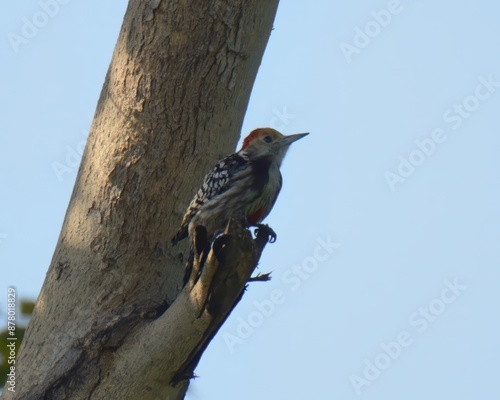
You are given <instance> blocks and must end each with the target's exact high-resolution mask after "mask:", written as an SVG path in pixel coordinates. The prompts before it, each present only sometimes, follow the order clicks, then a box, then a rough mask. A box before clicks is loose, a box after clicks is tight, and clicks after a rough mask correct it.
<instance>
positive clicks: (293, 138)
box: [279, 132, 309, 146]
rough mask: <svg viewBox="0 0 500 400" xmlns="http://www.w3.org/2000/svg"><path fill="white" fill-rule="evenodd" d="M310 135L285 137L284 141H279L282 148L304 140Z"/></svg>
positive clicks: (297, 134)
mask: <svg viewBox="0 0 500 400" xmlns="http://www.w3.org/2000/svg"><path fill="white" fill-rule="evenodd" d="M307 135H309V132H307V133H296V134H295V135H288V136H285V137H284V138H283V139H281V140H280V141H279V143H280V145H282V146H290V145H291V144H292V143H293V142H295V141H297V140H299V139H302V138H303V137H304V136H307Z"/></svg>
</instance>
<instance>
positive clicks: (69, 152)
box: [51, 129, 88, 182]
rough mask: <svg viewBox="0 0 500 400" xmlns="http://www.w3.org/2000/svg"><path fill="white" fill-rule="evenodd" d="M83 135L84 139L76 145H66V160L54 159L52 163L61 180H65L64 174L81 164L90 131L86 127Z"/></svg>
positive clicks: (74, 169)
mask: <svg viewBox="0 0 500 400" xmlns="http://www.w3.org/2000/svg"><path fill="white" fill-rule="evenodd" d="M82 135H83V136H84V139H82V140H80V141H79V142H78V143H77V144H76V146H74V147H71V146H65V149H66V156H65V157H64V162H60V161H53V162H52V164H51V166H52V170H53V171H54V173H55V174H56V176H57V179H58V180H59V182H62V181H63V180H64V176H65V175H66V174H71V173H72V172H74V171H76V170H77V169H78V167H79V166H80V161H81V160H82V155H83V151H84V150H85V144H86V143H87V136H88V131H87V130H85V129H84V130H82Z"/></svg>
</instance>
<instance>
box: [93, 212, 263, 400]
mask: <svg viewBox="0 0 500 400" xmlns="http://www.w3.org/2000/svg"><path fill="white" fill-rule="evenodd" d="M267 242H268V236H267V234H266V233H264V232H262V233H260V234H258V235H257V237H256V238H255V239H252V235H251V233H250V232H249V231H248V230H246V229H244V228H243V227H242V225H241V224H240V223H238V222H236V221H234V220H233V221H231V222H230V223H229V225H228V227H227V229H226V232H225V233H224V234H223V235H222V236H220V237H219V238H217V239H216V240H215V241H214V244H213V246H212V248H211V251H210V253H209V255H208V257H207V259H206V263H205V264H204V265H203V268H202V270H201V275H200V277H199V279H198V281H197V282H196V283H195V284H194V286H192V287H190V285H186V286H185V287H184V289H183V290H182V292H181V293H180V294H179V296H178V297H177V299H176V300H175V302H174V303H173V304H172V305H171V306H170V307H169V308H168V309H167V310H166V312H165V313H164V314H163V315H161V316H160V317H159V318H157V319H156V320H154V321H152V322H151V323H149V324H148V325H147V326H145V327H143V328H142V329H141V330H140V331H137V332H135V333H134V334H131V335H129V336H128V337H127V338H126V340H125V341H124V343H123V344H122V346H121V347H120V348H119V349H118V351H117V352H116V354H115V357H118V358H122V361H123V362H119V363H116V369H114V370H113V371H110V374H111V376H110V377H109V379H112V380H113V379H119V380H123V379H125V381H126V382H132V384H131V385H130V386H128V387H124V388H123V393H118V392H115V394H114V395H118V396H124V397H123V398H141V399H154V398H157V396H159V395H160V393H156V391H148V392H147V393H146V394H145V388H144V385H143V384H142V382H144V381H146V382H148V381H159V382H164V383H165V385H172V389H174V388H175V387H177V386H178V385H185V386H186V388H187V381H188V380H189V379H190V378H193V377H194V373H193V372H194V369H195V367H196V365H197V364H198V361H199V360H200V357H201V355H202V354H203V352H204V350H205V349H206V348H207V346H208V344H209V343H210V341H211V340H212V338H213V337H214V336H215V334H216V333H217V331H218V330H219V329H220V327H221V326H222V324H223V323H224V321H225V320H226V319H227V317H228V316H229V314H230V313H231V311H232V310H233V309H234V307H235V306H236V304H238V302H239V301H240V300H241V298H242V296H243V293H244V291H245V289H246V287H247V283H248V282H249V281H250V280H251V274H252V273H253V271H254V270H255V267H256V266H257V263H258V261H259V259H260V256H261V254H262V251H263V249H264V247H265V245H266V243H267ZM167 355H168V357H167ZM166 358H168V359H169V360H171V361H172V362H171V363H170V364H169V365H165V364H164V360H165V359H166ZM137 377H140V379H136V378H137ZM165 389H166V388H163V389H162V391H161V394H162V395H165V393H166V391H165ZM102 394H103V393H100V392H99V387H97V388H96V390H95V393H94V395H95V396H96V398H101V397H104V396H101V395H102ZM125 396H126V397H125Z"/></svg>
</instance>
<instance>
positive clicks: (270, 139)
mask: <svg viewBox="0 0 500 400" xmlns="http://www.w3.org/2000/svg"><path fill="white" fill-rule="evenodd" d="M272 141H273V138H272V137H271V136H264V142H266V143H271V142H272Z"/></svg>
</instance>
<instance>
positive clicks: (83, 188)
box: [3, 0, 278, 400]
mask: <svg viewBox="0 0 500 400" xmlns="http://www.w3.org/2000/svg"><path fill="white" fill-rule="evenodd" d="M277 5H278V0H271V1H260V0H233V1H230V0H209V1H202V0H198V1H187V0H171V1H165V0H164V1H161V0H148V1H131V2H130V4H129V6H128V9H127V12H126V14H125V18H124V22H123V26H122V29H121V32H120V35H119V38H118V41H117V44H116V48H115V51H114V54H113V59H112V61H111V65H110V67H109V70H108V73H107V76H106V80H105V83H104V86H103V89H102V93H101V96H100V99H99V102H98V105H97V110H96V114H95V117H94V121H93V123H92V127H91V130H90V134H89V137H88V141H87V146H86V149H85V152H84V155H83V157H82V162H81V166H80V170H79V172H78V177H77V180H76V183H75V187H74V190H73V194H72V196H71V200H70V203H69V206H68V210H67V213H66V217H65V220H64V224H63V227H62V230H61V234H60V237H59V241H58V244H57V248H56V250H55V253H54V256H53V259H52V262H51V265H50V268H49V270H48V273H47V276H46V279H45V282H44V285H43V288H42V291H41V293H40V296H39V298H38V300H37V304H36V307H35V310H34V313H33V317H32V319H31V322H30V324H29V327H28V329H27V331H26V335H25V338H24V340H23V343H22V346H21V349H20V352H19V355H18V359H17V363H16V387H15V390H16V391H15V393H13V392H11V391H8V390H7V387H6V388H5V390H4V393H3V397H4V398H5V399H12V398H15V399H36V400H39V399H80V398H89V399H107V400H109V399H139V398H140V399H181V398H183V397H184V394H185V392H186V390H187V386H188V382H189V379H188V378H189V377H190V376H191V374H192V370H193V368H194V367H195V366H196V363H197V361H198V360H199V357H200V356H201V353H202V352H203V350H204V349H205V348H206V345H207V344H208V342H209V341H210V339H211V338H212V337H213V335H214V334H215V332H216V331H217V329H218V328H219V327H220V325H221V324H222V323H223V322H224V320H225V318H226V317H227V314H228V312H230V310H231V309H232V308H233V307H234V305H235V303H236V302H237V301H238V300H239V298H240V297H241V295H242V289H243V287H244V285H245V283H246V281H248V277H249V275H250V273H251V270H252V269H253V267H254V266H255V264H256V262H257V260H258V257H259V256H260V251H262V248H263V245H264V242H265V239H262V238H261V239H259V238H257V239H256V241H253V240H251V238H250V237H249V233H248V232H247V231H245V230H243V229H241V227H240V226H237V224H236V226H235V227H233V228H230V229H232V231H230V232H229V234H230V235H229V236H227V237H225V238H224V237H223V238H222V240H223V241H224V240H225V241H226V242H225V243H221V244H219V247H218V251H219V252H215V253H214V251H213V250H212V252H211V253H210V255H209V257H208V259H207V262H206V265H205V267H204V269H203V273H202V276H201V277H200V279H199V281H198V283H197V284H196V285H195V286H194V287H186V288H185V289H184V290H182V275H183V270H184V263H185V259H186V254H187V248H188V243H187V240H186V241H184V242H185V243H182V244H179V245H177V246H176V247H171V245H170V238H171V237H172V236H173V235H174V233H175V231H176V229H177V228H178V225H179V223H180V221H181V218H182V214H183V212H184V210H185V208H186V206H187V204H188V202H189V200H190V198H191V196H192V195H193V194H194V192H195V190H196V187H197V186H198V185H199V184H200V182H201V179H202V177H203V175H204V174H205V172H206V171H207V170H208V168H209V167H210V166H211V164H213V163H214V162H215V161H216V160H217V159H218V158H219V157H220V156H221V155H225V154H228V153H230V152H231V151H233V149H234V146H235V144H236V142H237V139H238V137H239V133H240V129H241V124H242V120H243V116H244V113H245V110H246V107H247V104H248V100H249V97H250V92H251V89H252V86H253V82H254V80H255V76H256V74H257V70H258V67H259V64H260V62H261V59H262V55H263V52H264V49H265V46H266V43H267V40H268V37H269V35H270V32H271V28H272V22H273V20H274V15H275V13H276V9H277ZM89 29H91V27H89ZM75 78H76V77H75ZM228 238H229V239H228ZM216 243H217V241H216ZM214 248H215V244H214ZM222 250H224V251H222ZM224 252H225V253H224ZM221 265H222V266H223V267H224V268H221ZM218 268H221V269H220V270H219V269H218ZM227 268H232V269H231V271H233V270H239V271H240V272H241V271H243V272H241V273H240V272H238V274H237V278H235V279H233V278H234V276H233V277H232V278H231V279H233V280H234V282H236V283H235V285H236V286H234V285H233V283H231V287H232V288H233V289H234V288H236V289H234V290H233V289H232V290H229V292H231V293H230V298H229V300H228V299H227V298H223V299H222V300H221V299H220V296H222V297H224V296H226V291H225V290H224V291H223V293H222V294H221V293H220V292H221V288H224V287H225V286H224V284H228V282H233V281H231V279H229V280H228V275H227V273H226V275H225V277H222V278H221V277H220V276H219V275H220V274H221V273H219V271H229V270H228V269H227ZM215 271H217V273H216V272H215ZM217 279H222V280H223V281H224V282H225V283H224V282H223V283H222V284H217V282H215V281H216V280H217ZM214 282H215V283H214ZM214 288H216V289H217V290H215V289H214ZM217 293H218V294H217ZM216 297H219V299H218V300H217V299H215V298H216ZM214 299H215V300H214ZM231 299H232V300H231ZM210 307H211V308H210ZM214 310H215V311H214Z"/></svg>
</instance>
